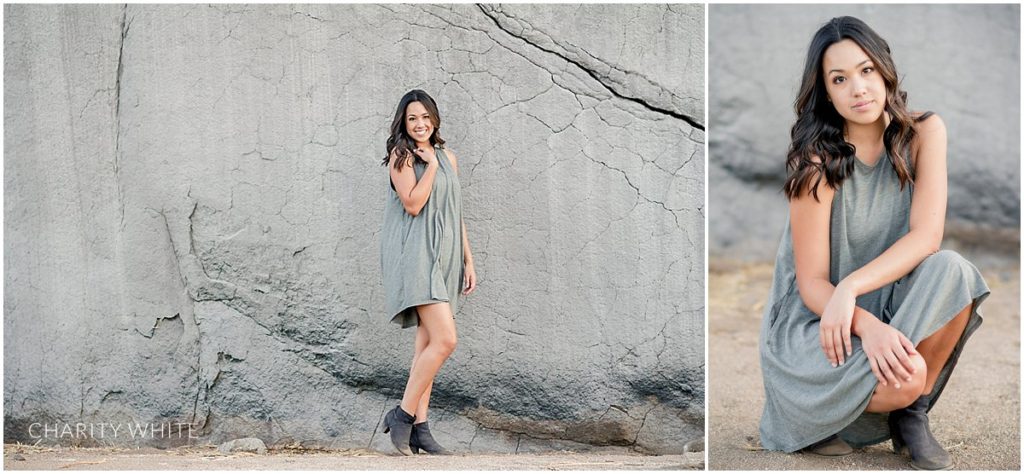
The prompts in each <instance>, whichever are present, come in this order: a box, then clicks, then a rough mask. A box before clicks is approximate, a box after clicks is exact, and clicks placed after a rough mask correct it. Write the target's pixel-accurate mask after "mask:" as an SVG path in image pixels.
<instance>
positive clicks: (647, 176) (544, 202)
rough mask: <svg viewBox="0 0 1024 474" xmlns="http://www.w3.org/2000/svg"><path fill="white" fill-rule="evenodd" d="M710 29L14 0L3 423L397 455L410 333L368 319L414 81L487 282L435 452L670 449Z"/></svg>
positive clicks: (551, 15)
mask: <svg viewBox="0 0 1024 474" xmlns="http://www.w3.org/2000/svg"><path fill="white" fill-rule="evenodd" d="M703 48H704V42H703V8H702V7H700V6H685V5H671V6H664V5H628V6H623V5H588V6H572V5H570V6H545V7H540V6H530V5H515V6H504V5H503V6H476V5H458V6H409V5H383V6H375V5H360V6H351V5H300V6H284V5H214V6H209V5H163V6H151V5H145V6H143V5H128V6H127V7H125V6H122V5H100V6H96V5H5V6H4V50H5V55H4V61H5V78H4V85H5V88H4V114H5V116H4V118H5V125H6V128H5V140H4V144H5V145H4V155H5V160H4V186H5V192H4V196H5V208H4V216H5V227H4V234H5V241H4V243H5V247H4V248H5V257H6V258H5V262H4V263H5V268H4V269H5V280H4V289H5V295H6V298H5V300H4V314H5V318H4V402H5V403H4V419H5V432H4V439H5V441H7V442H13V441H23V442H35V441H36V439H34V438H31V437H30V436H29V435H28V433H29V428H30V427H31V425H32V424H33V423H44V422H45V423H52V424H57V423H72V424H74V423H93V424H99V423H111V424H114V423H125V424H128V423H138V424H146V423H151V424H161V426H163V424H167V426H174V427H175V429H174V431H173V432H174V433H175V434H176V435H177V436H175V437H169V436H159V437H158V436H148V437H128V436H126V435H125V431H121V436H117V437H111V436H109V435H108V436H107V437H103V438H102V439H97V438H98V437H95V436H94V437H87V438H79V437H74V438H49V439H47V440H45V441H46V442H61V443H65V444H67V443H71V444H78V445H89V444H96V443H100V442H102V443H111V444H136V445H157V446H159V445H169V446H173V445H180V444H187V443H195V442H203V443H221V442H224V441H228V440H231V439H234V438H238V437H257V438H259V439H261V440H263V441H264V442H266V444H267V445H268V446H271V447H274V446H280V445H285V444H292V443H299V444H301V445H303V446H317V445H322V446H330V447H333V448H352V447H355V448H374V449H381V450H385V451H390V450H391V448H390V447H389V446H388V443H387V440H386V435H383V434H382V433H380V432H379V429H380V426H379V424H380V419H381V416H382V414H383V412H384V411H385V410H386V409H389V408H390V407H392V406H394V404H395V403H397V397H398V396H399V394H400V393H401V391H402V389H403V388H404V383H405V378H406V375H407V370H408V367H409V361H410V359H411V357H412V337H413V332H412V331H402V330H400V329H399V328H398V327H397V326H396V325H393V324H391V323H389V322H388V321H387V319H388V318H387V317H386V315H384V314H382V311H383V294H382V291H381V288H380V284H381V283H380V274H379V261H378V245H379V238H378V237H379V236H378V235H377V233H378V232H379V229H380V215H381V214H380V213H381V209H382V207H383V202H384V201H383V200H384V197H385V189H386V185H387V184H386V183H387V178H386V171H385V170H384V169H382V168H381V167H380V166H379V165H378V163H379V161H380V159H381V157H382V156H383V155H384V140H385V138H386V134H387V127H388V125H389V123H390V119H391V115H392V114H393V113H394V110H393V108H394V107H395V105H396V104H397V102H398V99H399V98H400V96H401V95H402V94H403V93H404V92H405V91H406V90H408V89H412V88H423V89H426V90H427V91H429V92H430V93H432V95H433V96H434V97H435V98H436V99H437V100H438V102H439V104H440V107H441V113H442V117H443V119H444V122H443V125H442V127H441V132H442V134H443V136H444V137H445V138H446V139H447V140H448V143H449V145H450V146H451V148H452V149H453V150H455V152H456V153H457V154H458V156H459V158H460V161H459V163H460V170H461V180H462V183H463V191H464V192H463V194H464V200H465V202H464V206H465V210H466V223H467V226H468V230H469V237H470V241H471V244H472V248H473V250H474V254H475V256H476V261H477V270H478V273H479V275H480V277H481V284H480V288H479V290H478V291H477V293H476V294H474V295H472V296H471V297H469V298H467V299H466V300H465V303H464V305H462V307H461V309H460V313H459V314H458V315H457V323H458V327H459V331H460V338H459V341H460V343H459V348H458V350H457V351H456V353H455V355H454V357H453V359H452V360H450V361H449V363H448V364H446V365H445V367H443V369H442V371H441V373H440V375H439V377H438V379H437V382H436V384H435V387H434V406H435V407H436V408H435V409H434V411H433V412H432V413H433V415H432V417H431V427H432V428H433V430H434V431H435V432H436V433H437V434H438V437H439V438H440V440H441V442H442V443H445V442H447V443H448V444H449V445H450V446H452V447H455V448H457V449H460V450H462V451H470V452H472V451H492V452H516V451H518V450H526V451H537V450H543V449H577V450H578V449H584V448H585V447H587V446H604V445H614V446H623V447H626V448H628V449H634V450H637V451H641V452H646V453H681V452H682V450H683V445H684V443H685V442H687V441H689V440H692V439H695V438H698V437H700V436H701V435H702V434H703V411H704V403H703V398H704V388H703V370H704V362H703V333H704V318H703V315H704V307H703V294H704V286H703V273H704V272H703V268H704V261H703V247H702V245H703V244H702V241H703V234H704V227H703V218H704V211H703V207H704V204H703V194H704V186H703V183H704V178H703V176H704V164H703V160H702V156H703V153H704V125H703V102H702V94H701V89H702V81H703V72H702V68H701V61H702V59H701V58H702V57H703V54H704V49H703ZM182 426H184V428H182ZM37 428H38V427H37ZM162 432H163V431H161V433H162Z"/></svg>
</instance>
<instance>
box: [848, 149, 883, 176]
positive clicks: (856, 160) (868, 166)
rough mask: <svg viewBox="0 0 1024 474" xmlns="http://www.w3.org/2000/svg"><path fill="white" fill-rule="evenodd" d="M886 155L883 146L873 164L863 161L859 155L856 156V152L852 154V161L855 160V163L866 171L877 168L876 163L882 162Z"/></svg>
mask: <svg viewBox="0 0 1024 474" xmlns="http://www.w3.org/2000/svg"><path fill="white" fill-rule="evenodd" d="M887 155H888V153H887V152H886V150H885V149H884V148H883V149H882V153H881V154H880V155H878V159H877V160H875V164H873V165H869V164H867V163H865V162H864V161H863V160H861V159H860V157H858V156H857V154H856V153H855V154H854V155H853V160H854V162H856V164H857V165H858V166H859V167H860V168H863V169H865V170H867V171H873V170H874V169H876V168H878V165H879V164H881V163H882V160H884V159H886V156H887Z"/></svg>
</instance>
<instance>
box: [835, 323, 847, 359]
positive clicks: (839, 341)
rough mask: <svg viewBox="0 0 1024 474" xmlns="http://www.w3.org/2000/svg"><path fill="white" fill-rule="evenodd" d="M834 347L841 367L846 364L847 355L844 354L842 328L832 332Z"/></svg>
mask: <svg viewBox="0 0 1024 474" xmlns="http://www.w3.org/2000/svg"><path fill="white" fill-rule="evenodd" d="M832 347H833V349H834V350H835V351H836V361H838V362H839V365H843V364H844V363H846V355H845V354H844V353H843V331H842V329H841V328H835V329H833V330H832Z"/></svg>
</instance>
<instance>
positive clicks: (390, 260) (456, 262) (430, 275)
mask: <svg viewBox="0 0 1024 474" xmlns="http://www.w3.org/2000/svg"><path fill="white" fill-rule="evenodd" d="M434 151H435V153H436V154H437V161H438V168H437V173H436V174H435V175H434V187H433V189H431V191H430V197H429V198H428V199H427V203H426V204H425V205H424V206H423V210H421V211H420V213H419V215H417V216H416V217H413V216H412V215H410V214H409V213H408V212H405V208H404V207H402V201H401V200H400V199H399V198H398V194H397V193H396V192H395V190H394V188H393V187H392V186H388V188H387V189H388V190H387V193H388V195H387V202H386V203H385V205H384V223H383V225H382V226H381V234H380V235H381V237H380V264H381V276H382V278H383V280H384V298H385V307H386V310H387V314H388V315H390V316H391V321H392V322H394V323H398V324H401V325H402V327H403V328H407V327H411V326H416V325H418V324H419V315H417V313H416V306H419V305H424V304H430V303H437V302H440V301H447V302H448V303H449V304H450V305H451V310H452V314H453V315H454V314H455V311H456V309H457V305H458V296H459V291H460V289H461V288H462V286H461V285H462V278H463V266H462V264H463V262H462V255H463V253H462V190H461V188H460V187H459V177H458V176H457V175H456V174H455V169H454V168H453V167H452V164H451V162H450V161H449V160H448V155H446V154H445V153H444V150H443V149H442V148H441V147H439V146H436V145H435V146H434ZM426 169H427V165H426V164H424V163H422V162H419V161H417V162H415V163H414V164H413V171H414V172H415V173H416V179H417V182H418V181H419V179H420V178H421V177H422V176H423V173H424V172H425V171H426ZM388 181H389V182H390V178H389V179H388Z"/></svg>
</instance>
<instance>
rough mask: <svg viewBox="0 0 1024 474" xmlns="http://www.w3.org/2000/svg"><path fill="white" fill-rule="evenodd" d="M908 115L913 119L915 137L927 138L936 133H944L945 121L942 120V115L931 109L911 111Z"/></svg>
mask: <svg viewBox="0 0 1024 474" xmlns="http://www.w3.org/2000/svg"><path fill="white" fill-rule="evenodd" d="M910 116H911V117H912V118H913V119H914V131H915V132H916V137H915V138H917V137H919V138H923V139H928V138H931V137H932V136H934V135H936V134H938V133H941V134H943V135H945V133H946V123H945V122H943V121H942V117H939V114H937V113H935V112H931V111H927V112H920V111H917V112H912V113H911V114H910Z"/></svg>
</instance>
